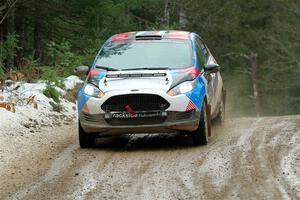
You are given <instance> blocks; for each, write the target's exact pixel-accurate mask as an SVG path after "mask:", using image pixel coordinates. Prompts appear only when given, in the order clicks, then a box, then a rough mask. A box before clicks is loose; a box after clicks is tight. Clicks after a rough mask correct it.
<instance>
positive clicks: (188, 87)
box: [168, 81, 195, 96]
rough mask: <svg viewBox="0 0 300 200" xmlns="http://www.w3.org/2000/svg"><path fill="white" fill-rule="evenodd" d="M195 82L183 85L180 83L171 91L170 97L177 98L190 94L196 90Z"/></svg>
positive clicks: (187, 82)
mask: <svg viewBox="0 0 300 200" xmlns="http://www.w3.org/2000/svg"><path fill="white" fill-rule="evenodd" d="M194 86H195V81H186V82H183V83H180V84H179V85H177V86H176V87H174V88H173V89H171V90H169V92H168V95H170V96H177V95H180V94H185V93H187V92H190V91H192V90H193V89H194Z"/></svg>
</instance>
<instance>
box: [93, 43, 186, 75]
mask: <svg viewBox="0 0 300 200" xmlns="http://www.w3.org/2000/svg"><path fill="white" fill-rule="evenodd" d="M96 66H98V67H109V68H113V69H116V70H128V69H145V68H146V69H156V68H159V69H162V68H170V69H179V68H187V67H190V66H192V53H191V45H190V43H189V42H187V41H175V40H158V41H156V40H148V41H147V40H145V41H115V42H110V43H108V44H106V45H105V46H104V47H103V49H102V50H101V52H100V54H99V56H98V58H97V60H96Z"/></svg>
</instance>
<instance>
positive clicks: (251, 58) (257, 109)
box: [248, 52, 262, 116]
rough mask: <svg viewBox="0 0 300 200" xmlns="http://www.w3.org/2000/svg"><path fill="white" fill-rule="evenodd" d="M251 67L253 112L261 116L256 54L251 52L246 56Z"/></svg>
mask: <svg viewBox="0 0 300 200" xmlns="http://www.w3.org/2000/svg"><path fill="white" fill-rule="evenodd" d="M248 60H249V62H250V67H251V80H252V89H253V97H254V101H255V112H256V116H261V113H262V106H261V92H260V89H259V86H258V65H257V54H256V53H253V52H251V53H250V54H249V56H248Z"/></svg>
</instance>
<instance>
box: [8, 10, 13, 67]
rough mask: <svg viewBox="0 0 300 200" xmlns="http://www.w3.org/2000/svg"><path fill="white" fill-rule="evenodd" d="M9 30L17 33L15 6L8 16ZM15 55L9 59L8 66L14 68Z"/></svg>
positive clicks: (10, 32) (11, 32) (9, 32)
mask: <svg viewBox="0 0 300 200" xmlns="http://www.w3.org/2000/svg"><path fill="white" fill-rule="evenodd" d="M7 32H8V34H14V33H15V7H14V6H13V7H11V9H10V11H9V14H8V18H7ZM14 61H15V59H14V55H11V56H10V57H9V58H8V59H7V67H8V68H13V67H14Z"/></svg>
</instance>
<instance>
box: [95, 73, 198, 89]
mask: <svg viewBox="0 0 300 200" xmlns="http://www.w3.org/2000/svg"><path fill="white" fill-rule="evenodd" d="M187 69H191V68H187ZM187 69H184V70H133V71H101V72H97V73H94V74H96V76H97V79H98V81H97V82H98V86H99V88H100V89H101V90H102V91H103V92H109V91H117V90H129V91H139V90H143V89H152V90H163V91H165V92H168V91H169V90H170V89H171V88H173V87H175V86H176V85H178V84H180V83H182V82H184V81H188V80H193V79H194V78H195V77H196V75H195V74H194V73H193V72H191V71H190V70H187ZM89 76H91V75H89ZM90 78H93V77H92V76H91V77H90Z"/></svg>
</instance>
